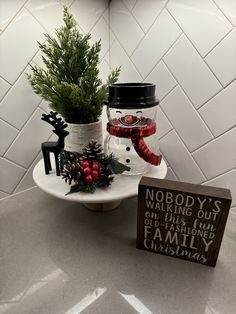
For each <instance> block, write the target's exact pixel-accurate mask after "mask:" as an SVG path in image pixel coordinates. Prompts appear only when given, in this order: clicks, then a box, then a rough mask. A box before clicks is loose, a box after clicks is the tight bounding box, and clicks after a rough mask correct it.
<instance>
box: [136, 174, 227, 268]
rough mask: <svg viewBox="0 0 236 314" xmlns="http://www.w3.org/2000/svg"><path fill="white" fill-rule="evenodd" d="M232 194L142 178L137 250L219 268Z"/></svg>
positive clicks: (197, 186)
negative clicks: (220, 252) (218, 261)
mask: <svg viewBox="0 0 236 314" xmlns="http://www.w3.org/2000/svg"><path fill="white" fill-rule="evenodd" d="M231 201H232V199H231V194H230V190H228V189H222V188H215V187H210V186H203V185H198V184H190V183H184V182H177V181H170V180H161V179H156V178H149V177H142V179H141V180H140V183H139V192H138V224H137V248H139V249H143V250H147V251H152V252H155V253H160V254H165V255H168V256H172V257H177V258H182V259H185V260H188V261H192V262H196V263H201V264H205V265H209V266H215V265H216V261H217V257H218V254H219V250H220V245H221V241H222V237H223V234H224V229H225V225H226V221H227V217H228V214H229V209H230V204H231Z"/></svg>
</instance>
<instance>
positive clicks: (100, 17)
mask: <svg viewBox="0 0 236 314" xmlns="http://www.w3.org/2000/svg"><path fill="white" fill-rule="evenodd" d="M108 7H109V2H108V3H107V6H106V7H105V9H104V10H103V11H102V13H101V15H100V16H99V17H98V18H97V20H96V21H95V22H94V23H93V24H92V26H91V27H90V29H89V31H88V32H85V31H84V33H85V34H88V33H89V34H90V33H91V30H92V29H93V28H94V26H95V25H96V24H97V23H98V21H99V20H100V18H101V17H103V14H104V13H105V12H106V10H107V9H108ZM78 25H79V24H78ZM80 27H81V26H80ZM81 28H82V27H81Z"/></svg>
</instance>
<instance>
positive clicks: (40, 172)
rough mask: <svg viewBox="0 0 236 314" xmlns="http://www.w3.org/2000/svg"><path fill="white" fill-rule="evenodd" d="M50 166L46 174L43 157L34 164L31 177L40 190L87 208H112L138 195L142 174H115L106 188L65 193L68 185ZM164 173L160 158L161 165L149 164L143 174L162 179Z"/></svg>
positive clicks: (164, 167) (101, 209)
mask: <svg viewBox="0 0 236 314" xmlns="http://www.w3.org/2000/svg"><path fill="white" fill-rule="evenodd" d="M52 168H53V170H52V171H51V172H50V174H48V175H46V174H45V171H44V162H43V159H41V160H40V161H39V162H38V163H37V165H36V166H35V168H34V170H33V179H34V182H35V183H36V185H37V186H38V187H39V188H40V189H41V190H43V191H44V192H46V193H49V194H51V195H53V196H55V197H58V198H61V199H63V200H68V201H74V202H79V203H83V205H85V206H86V207H87V208H89V209H91V210H97V211H108V210H112V209H114V208H116V207H117V206H119V204H120V203H121V201H122V200H123V199H125V198H129V197H133V196H136V195H138V184H139V181H140V179H141V177H142V175H115V178H114V181H113V183H112V185H111V186H109V187H108V188H106V189H97V190H96V191H95V193H84V192H78V193H72V194H68V195H66V193H68V192H69V190H70V186H69V185H68V184H66V183H65V181H64V180H62V177H60V176H57V175H56V171H55V166H54V165H53V163H52ZM166 173H167V166H166V163H165V161H164V160H163V159H162V162H161V165H160V166H158V167H156V166H150V170H149V172H148V173H145V176H148V177H154V178H159V179H164V178H165V177H166Z"/></svg>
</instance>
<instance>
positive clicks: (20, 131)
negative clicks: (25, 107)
mask: <svg viewBox="0 0 236 314" xmlns="http://www.w3.org/2000/svg"><path fill="white" fill-rule="evenodd" d="M39 104H40V103H39ZM39 104H38V105H37V107H36V108H35V109H34V110H33V112H32V113H31V115H30V117H29V118H28V119H27V120H26V122H25V123H24V125H23V126H22V128H21V129H20V130H19V132H18V134H17V136H16V137H15V139H14V140H13V142H12V143H11V145H10V146H9V147H8V149H7V150H6V151H5V153H4V155H3V157H4V158H6V159H7V157H6V154H7V153H8V151H9V150H10V149H11V147H12V146H13V145H14V143H15V142H16V140H17V139H18V138H19V136H20V135H21V133H22V131H23V130H24V128H25V127H26V125H27V124H28V123H29V122H30V120H31V119H32V118H33V116H34V115H35V113H36V111H37V109H38V108H39ZM40 109H41V108H40ZM41 110H42V109H41Z"/></svg>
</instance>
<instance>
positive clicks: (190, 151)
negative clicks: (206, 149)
mask: <svg viewBox="0 0 236 314" xmlns="http://www.w3.org/2000/svg"><path fill="white" fill-rule="evenodd" d="M177 87H179V88H180V89H181V86H179V85H177V86H175V88H173V89H172V91H174V89H176V88H177ZM172 91H171V92H172ZM181 91H182V92H183V94H184V95H185V93H184V91H183V90H182V89H181ZM170 94H171V93H169V95H170ZM185 96H186V95H185ZM186 98H187V96H186ZM190 104H191V106H192V107H193V109H195V108H194V106H193V105H192V103H191V102H190ZM161 108H162V107H161ZM162 111H163V113H165V110H164V109H163V108H162ZM194 111H196V110H194ZM165 116H166V117H167V115H166V114H165ZM198 116H199V114H198ZM199 119H200V120H203V119H201V116H199ZM168 120H169V119H168ZM169 121H170V120H169ZM202 122H203V123H204V125H206V123H205V122H204V120H203V121H202ZM170 123H171V121H170ZM171 125H172V126H173V123H171ZM206 127H207V129H208V130H209V128H208V126H207V125H206ZM173 129H174V130H175V132H176V133H177V135H178V136H179V137H180V138H181V139H182V137H181V135H180V133H179V132H178V131H177V129H176V128H175V127H174V126H173ZM209 131H210V130H209ZM210 134H211V135H212V138H211V139H209V140H208V141H207V142H205V143H204V144H203V145H207V144H208V143H210V142H211V141H212V140H213V139H214V135H213V134H212V132H211V131H210ZM182 141H183V140H182ZM183 143H184V141H183ZM203 145H200V147H201V146H203ZM185 146H186V148H187V149H188V151H189V153H190V154H191V155H192V152H193V151H195V150H197V149H198V148H199V147H197V148H196V149H194V150H190V149H189V148H188V146H187V144H185Z"/></svg>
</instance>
